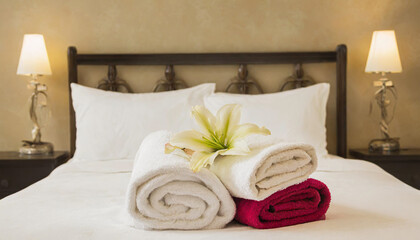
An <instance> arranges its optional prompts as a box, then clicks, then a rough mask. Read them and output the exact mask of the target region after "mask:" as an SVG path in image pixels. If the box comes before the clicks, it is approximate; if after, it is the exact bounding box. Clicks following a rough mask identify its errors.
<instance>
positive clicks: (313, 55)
mask: <svg viewBox="0 0 420 240" xmlns="http://www.w3.org/2000/svg"><path fill="white" fill-rule="evenodd" d="M68 53H69V55H68V56H69V83H74V82H77V81H78V80H77V79H78V74H77V69H78V68H77V67H78V65H106V66H109V68H108V69H109V70H108V79H107V80H106V81H104V82H101V83H99V87H101V88H104V89H108V90H114V91H115V90H118V89H120V88H123V89H124V90H125V91H128V92H130V91H132V90H131V88H130V86H129V85H128V83H126V82H125V81H123V80H121V79H118V77H117V72H116V66H118V65H165V66H167V67H166V71H165V76H166V78H165V79H164V80H162V81H160V82H158V84H157V85H156V87H155V89H154V90H156V91H157V90H160V89H162V88H164V89H166V90H173V89H176V88H178V87H179V86H180V85H182V84H185V83H184V82H182V81H179V80H177V79H176V78H174V67H173V66H174V65H226V64H228V65H239V69H238V77H237V78H236V79H235V80H234V81H233V82H232V84H229V85H228V87H227V90H229V89H232V88H237V90H238V91H239V92H241V93H247V92H248V91H249V90H250V88H255V89H256V91H257V92H258V91H260V90H261V89H260V87H259V86H258V83H257V82H254V81H253V80H252V79H249V78H247V68H246V66H247V64H295V66H296V70H295V71H296V72H295V73H294V78H292V79H290V81H289V82H290V84H291V85H294V86H297V87H299V86H302V85H306V84H307V83H308V81H309V80H307V79H306V78H305V77H304V76H303V75H302V64H309V63H319V62H321V63H322V62H335V63H336V76H337V78H336V81H337V84H336V86H337V89H336V91H337V103H336V108H337V111H336V112H337V116H336V121H337V123H336V126H337V131H336V133H337V136H336V142H337V150H336V155H327V156H324V157H321V158H320V159H319V166H318V169H317V171H316V172H315V173H314V174H312V176H311V177H313V178H315V179H318V180H321V181H322V182H324V183H325V184H326V185H327V186H328V187H329V188H330V191H331V193H332V204H331V206H330V209H329V211H328V213H327V217H326V220H324V221H316V222H311V223H306V224H300V225H295V226H289V227H283V228H278V229H270V230H256V229H253V228H250V227H247V226H243V225H241V224H239V223H236V222H232V223H230V224H229V225H228V226H227V228H225V229H220V230H200V231H173V230H167V231H147V230H140V229H136V228H133V227H131V226H129V224H128V223H127V218H126V216H125V212H124V211H123V207H122V206H124V204H125V193H126V187H127V184H128V182H129V179H130V175H131V170H132V167H133V159H130V158H126V159H109V160H106V161H102V160H97V161H78V160H77V159H71V160H70V161H69V162H68V163H67V164H64V165H62V166H60V167H59V168H57V169H56V170H55V171H53V172H52V174H51V175H50V176H49V177H47V178H45V179H43V180H41V181H39V182H37V183H35V184H33V185H32V186H30V187H28V188H26V189H24V190H22V191H20V192H18V193H16V194H13V195H11V196H8V197H6V198H5V199H2V200H1V201H0V232H1V235H0V239H116V238H118V239H215V238H218V239H233V238H243V239H257V238H275V239H281V238H285V239H308V238H310V239H396V238H404V239H418V236H419V235H420V230H419V228H418V227H419V226H420V206H419V202H420V191H418V190H416V189H414V188H412V187H410V186H408V185H406V184H404V183H402V182H401V181H399V180H398V179H396V178H394V177H393V176H391V175H390V174H388V173H386V172H385V171H384V170H382V169H381V168H379V167H378V166H376V165H374V164H371V163H368V162H366V161H362V160H354V159H346V158H345V157H346V152H347V149H346V107H345V106H346V47H345V46H344V45H339V46H338V47H337V49H336V51H328V52H286V53H229V54H148V55H144V54H142V55H139V54H78V53H77V51H76V48H74V47H70V48H69V52H68ZM70 104H72V101H70ZM70 117H71V120H70V122H71V124H70V125H71V127H70V130H71V153H72V154H73V153H74V152H75V149H76V145H75V138H76V128H75V126H76V123H75V121H76V118H75V114H74V110H73V107H72V106H71V107H70Z"/></svg>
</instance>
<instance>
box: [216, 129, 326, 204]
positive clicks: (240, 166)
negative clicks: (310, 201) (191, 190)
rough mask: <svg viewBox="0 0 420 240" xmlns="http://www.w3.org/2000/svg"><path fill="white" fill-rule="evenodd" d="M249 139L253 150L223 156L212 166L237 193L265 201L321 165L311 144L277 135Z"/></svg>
mask: <svg viewBox="0 0 420 240" xmlns="http://www.w3.org/2000/svg"><path fill="white" fill-rule="evenodd" d="M246 142H247V144H248V147H249V148H250V150H251V153H250V154H248V155H246V156H219V157H218V158H217V159H216V160H215V161H214V164H213V165H212V166H211V167H210V170H211V171H212V172H214V173H215V174H216V175H217V176H218V177H219V179H220V180H221V181H222V183H223V184H224V185H225V186H226V188H227V189H228V190H229V192H230V193H231V194H232V196H234V197H238V198H244V199H252V200H257V201H261V200H263V199H266V198H267V197H269V196H271V195H272V194H273V193H275V192H277V191H279V190H282V189H285V188H287V187H289V186H291V185H294V184H297V183H301V182H303V181H305V180H306V179H307V178H308V177H309V175H310V174H311V173H313V172H314V171H315V169H316V168H317V164H318V160H317V156H316V153H315V149H314V148H313V147H312V146H311V145H308V144H302V143H291V142H284V141H281V140H278V139H277V138H276V137H273V136H251V137H248V138H247V139H246Z"/></svg>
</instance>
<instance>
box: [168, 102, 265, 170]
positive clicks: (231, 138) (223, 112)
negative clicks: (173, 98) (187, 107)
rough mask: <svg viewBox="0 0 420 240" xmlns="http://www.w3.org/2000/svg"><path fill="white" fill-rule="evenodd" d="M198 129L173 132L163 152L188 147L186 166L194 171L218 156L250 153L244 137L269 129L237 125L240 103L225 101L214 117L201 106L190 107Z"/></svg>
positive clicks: (253, 125) (249, 124)
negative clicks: (190, 151)
mask: <svg viewBox="0 0 420 240" xmlns="http://www.w3.org/2000/svg"><path fill="white" fill-rule="evenodd" d="M192 116H193V118H194V119H195V121H196V123H197V125H198V127H199V130H200V131H197V130H188V131H184V132H180V133H177V134H175V135H174V136H173V137H172V138H171V140H170V145H169V146H167V148H166V150H167V151H166V152H171V151H173V149H172V148H173V147H176V148H181V149H189V150H192V151H193V153H192V155H191V157H190V168H191V169H192V170H193V171H194V172H198V171H200V169H201V168H203V167H206V166H208V165H211V164H213V162H214V160H215V158H216V157H217V156H218V155H246V154H248V153H249V152H250V150H249V148H248V145H247V143H246V142H245V140H244V138H245V137H247V136H249V135H252V134H263V135H270V134H271V133H270V131H269V130H268V129H266V128H264V127H258V126H257V125H255V124H251V123H246V124H239V121H240V118H241V106H240V105H238V104H228V105H225V106H223V107H222V108H221V109H220V110H219V111H218V112H217V114H216V116H214V115H213V114H212V113H211V112H210V111H209V110H207V108H205V107H204V106H195V107H193V109H192ZM171 145H172V146H171Z"/></svg>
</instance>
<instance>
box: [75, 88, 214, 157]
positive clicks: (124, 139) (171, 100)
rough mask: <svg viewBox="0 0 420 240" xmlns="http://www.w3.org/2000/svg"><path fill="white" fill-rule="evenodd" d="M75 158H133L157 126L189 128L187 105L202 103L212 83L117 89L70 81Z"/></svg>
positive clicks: (169, 128) (189, 119)
mask: <svg viewBox="0 0 420 240" xmlns="http://www.w3.org/2000/svg"><path fill="white" fill-rule="evenodd" d="M71 89H72V98H73V107H74V110H75V113H76V128H77V133H76V152H75V155H74V158H75V159H78V160H108V159H122V158H134V156H135V154H136V151H137V150H138V148H139V145H140V144H141V142H142V141H143V138H144V137H146V135H148V134H149V133H151V132H154V131H156V130H160V129H166V130H169V131H174V132H176V131H181V130H186V129H191V128H192V127H193V121H192V119H191V117H190V109H191V107H193V106H195V105H203V104H204V103H203V98H204V97H205V96H208V95H210V94H211V93H214V89H215V84H214V83H209V84H201V85H198V86H195V87H192V88H188V89H182V90H176V91H169V92H160V93H118V92H108V91H103V90H98V89H94V88H89V87H84V86H81V85H78V84H75V83H72V84H71Z"/></svg>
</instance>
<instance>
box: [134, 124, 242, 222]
mask: <svg viewBox="0 0 420 240" xmlns="http://www.w3.org/2000/svg"><path fill="white" fill-rule="evenodd" d="M170 136H171V134H170V133H169V132H166V131H159V132H155V133H152V134H150V135H149V136H147V137H146V138H145V139H144V140H143V143H142V145H141V146H140V149H139V150H138V152H137V155H136V158H135V163H134V167H133V172H132V175H131V179H130V182H129V186H128V191H127V210H128V213H129V216H130V218H131V220H132V221H133V225H134V226H135V227H137V228H145V229H185V230H186V229H214V228H222V227H224V226H225V225H226V224H227V223H229V222H230V221H231V220H232V219H233V217H234V215H235V211H236V209H235V204H234V202H233V200H232V197H231V196H230V194H229V192H228V191H227V190H226V188H225V187H224V186H223V184H222V183H221V182H220V180H219V179H218V178H217V177H216V175H215V174H214V173H212V172H211V171H209V170H208V169H202V170H201V171H200V172H198V173H193V172H192V171H191V170H190V169H189V162H188V161H187V160H186V159H185V158H183V157H180V156H177V155H175V154H165V153H164V149H165V144H166V143H168V142H169V139H170ZM179 151H180V150H179Z"/></svg>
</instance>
